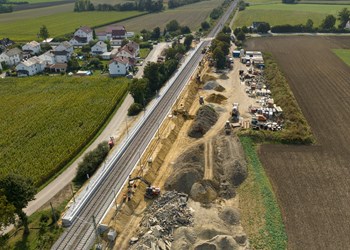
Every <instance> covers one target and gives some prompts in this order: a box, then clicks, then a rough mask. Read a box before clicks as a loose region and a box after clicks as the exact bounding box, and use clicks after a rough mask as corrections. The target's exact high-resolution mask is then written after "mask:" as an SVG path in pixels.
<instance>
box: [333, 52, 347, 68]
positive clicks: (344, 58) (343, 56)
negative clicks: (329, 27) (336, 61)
mask: <svg viewBox="0 0 350 250" xmlns="http://www.w3.org/2000/svg"><path fill="white" fill-rule="evenodd" d="M332 51H333V52H334V53H335V54H336V55H337V56H338V57H339V58H340V59H342V60H343V61H344V62H345V63H346V64H347V65H349V66H350V50H349V49H333V50H332Z"/></svg>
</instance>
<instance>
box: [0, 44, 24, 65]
mask: <svg viewBox="0 0 350 250" xmlns="http://www.w3.org/2000/svg"><path fill="white" fill-rule="evenodd" d="M21 60H22V51H21V50H20V49H19V48H13V49H10V50H7V51H5V52H3V53H2V54H1V55H0V63H1V62H5V63H6V64H7V65H9V66H14V65H17V64H18V63H19V62H20V61H21Z"/></svg>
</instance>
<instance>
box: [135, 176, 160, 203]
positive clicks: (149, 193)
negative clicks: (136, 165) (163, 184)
mask: <svg viewBox="0 0 350 250" xmlns="http://www.w3.org/2000/svg"><path fill="white" fill-rule="evenodd" d="M136 180H140V181H142V182H144V183H145V184H146V185H147V188H146V192H145V198H147V199H153V198H156V197H158V196H159V195H160V188H159V187H154V186H152V185H151V183H149V182H148V181H147V180H145V179H144V178H142V177H141V176H137V177H135V178H129V188H131V187H132V186H133V185H134V181H136Z"/></svg>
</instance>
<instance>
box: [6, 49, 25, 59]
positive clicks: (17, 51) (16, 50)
mask: <svg viewBox="0 0 350 250" xmlns="http://www.w3.org/2000/svg"><path fill="white" fill-rule="evenodd" d="M21 53H22V51H21V50H20V49H19V48H13V49H10V50H8V51H6V55H7V56H9V57H10V56H14V55H18V54H21Z"/></svg>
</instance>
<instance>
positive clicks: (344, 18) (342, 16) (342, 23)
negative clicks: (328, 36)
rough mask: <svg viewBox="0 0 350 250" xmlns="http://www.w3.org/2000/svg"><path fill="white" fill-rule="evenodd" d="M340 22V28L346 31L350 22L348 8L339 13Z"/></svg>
mask: <svg viewBox="0 0 350 250" xmlns="http://www.w3.org/2000/svg"><path fill="white" fill-rule="evenodd" d="M338 20H339V21H340V24H339V28H340V29H344V28H345V25H346V23H347V22H348V21H349V20H350V11H349V10H348V9H347V8H343V9H342V10H341V11H339V13H338Z"/></svg>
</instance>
